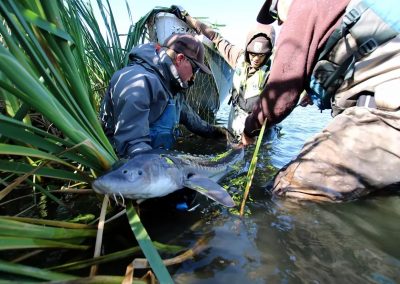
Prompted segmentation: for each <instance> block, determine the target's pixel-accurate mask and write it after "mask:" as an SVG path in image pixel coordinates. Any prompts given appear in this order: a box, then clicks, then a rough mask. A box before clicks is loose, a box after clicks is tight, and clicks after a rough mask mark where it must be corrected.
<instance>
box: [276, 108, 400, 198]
mask: <svg viewBox="0 0 400 284" xmlns="http://www.w3.org/2000/svg"><path fill="white" fill-rule="evenodd" d="M399 141H400V113H399V112H384V111H380V110H376V109H368V108H362V107H352V108H349V109H347V110H345V111H344V112H343V113H342V114H340V115H338V116H336V117H335V118H334V119H333V120H332V121H331V122H330V123H329V124H328V126H327V127H326V128H325V129H324V130H323V131H322V132H321V133H319V134H317V135H316V136H314V137H313V138H312V139H311V140H310V141H308V142H307V143H306V144H305V145H304V146H303V149H302V150H301V152H300V154H299V155H298V157H297V158H296V159H294V160H293V161H291V162H290V163H289V164H288V165H286V166H285V167H284V168H283V169H281V170H280V172H279V173H278V174H277V176H276V178H275V181H274V187H273V189H272V192H273V193H274V194H275V195H279V196H285V197H293V198H299V199H308V200H315V201H334V202H338V201H345V200H352V199H356V198H358V197H361V196H365V195H367V194H369V193H371V192H373V191H379V190H383V189H385V188H386V187H388V186H390V185H393V184H396V183H400V147H399ZM399 188H400V185H399Z"/></svg>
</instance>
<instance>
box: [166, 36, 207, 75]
mask: <svg viewBox="0 0 400 284" xmlns="http://www.w3.org/2000/svg"><path fill="white" fill-rule="evenodd" d="M163 46H165V47H168V48H170V49H172V50H174V51H175V52H178V53H183V54H184V55H185V56H186V57H189V58H190V59H191V60H192V61H193V62H194V63H195V64H196V65H197V66H198V67H199V68H200V69H201V70H202V71H203V72H204V73H207V74H212V73H211V71H210V69H208V67H207V66H206V65H205V64H204V46H203V44H202V43H201V41H200V40H198V39H197V38H195V37H194V36H192V35H190V34H172V35H170V36H169V37H168V38H167V39H166V40H165V41H164V44H163Z"/></svg>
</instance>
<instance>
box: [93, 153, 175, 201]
mask: <svg viewBox="0 0 400 284" xmlns="http://www.w3.org/2000/svg"><path fill="white" fill-rule="evenodd" d="M168 162H169V161H168V160H166V159H165V157H163V156H162V155H158V154H143V155H138V156H135V157H133V158H131V159H129V160H128V161H127V162H125V163H123V164H122V165H120V166H119V167H117V168H115V169H112V170H111V171H109V172H107V173H106V174H104V175H102V176H100V177H98V178H97V179H96V180H95V181H94V182H93V184H92V186H93V189H94V190H95V191H96V192H97V193H101V194H111V195H112V194H117V195H122V196H123V197H125V198H130V199H148V198H152V197H159V196H164V195H166V194H168V193H170V192H172V191H173V190H174V188H175V187H176V182H175V181H174V176H176V175H174V174H173V173H171V166H170V164H169V163H168Z"/></svg>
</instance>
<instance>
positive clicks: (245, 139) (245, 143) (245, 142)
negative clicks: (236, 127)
mask: <svg viewBox="0 0 400 284" xmlns="http://www.w3.org/2000/svg"><path fill="white" fill-rule="evenodd" d="M254 142H255V139H254V138H251V137H248V136H246V134H244V133H242V144H243V146H248V145H251V144H254Z"/></svg>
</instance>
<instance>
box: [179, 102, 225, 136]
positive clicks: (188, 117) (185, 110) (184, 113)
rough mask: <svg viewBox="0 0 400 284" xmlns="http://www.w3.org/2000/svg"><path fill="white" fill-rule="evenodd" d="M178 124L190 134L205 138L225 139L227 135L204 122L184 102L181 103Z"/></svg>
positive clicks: (220, 128) (219, 128)
mask: <svg viewBox="0 0 400 284" xmlns="http://www.w3.org/2000/svg"><path fill="white" fill-rule="evenodd" d="M180 123H181V124H183V125H184V126H185V127H186V128H187V129H188V130H189V131H190V132H193V133H195V134H197V135H199V136H202V137H206V138H225V137H226V135H227V133H225V131H224V130H223V128H222V127H218V126H214V125H211V124H209V123H208V122H206V121H204V120H203V119H202V118H201V117H200V116H199V115H198V114H197V113H196V112H195V111H194V110H193V109H192V108H191V107H190V106H189V105H188V103H187V102H186V100H183V101H182V106H181V116H180Z"/></svg>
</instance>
